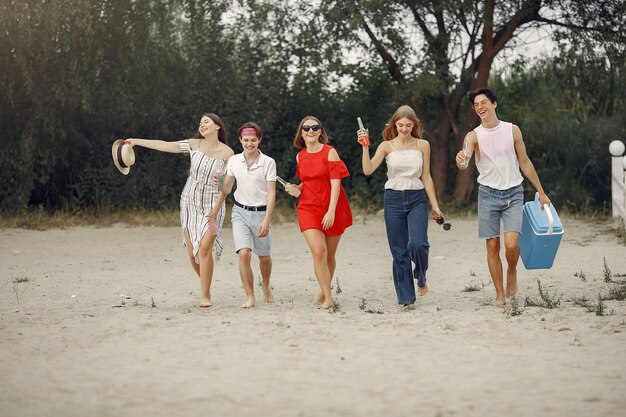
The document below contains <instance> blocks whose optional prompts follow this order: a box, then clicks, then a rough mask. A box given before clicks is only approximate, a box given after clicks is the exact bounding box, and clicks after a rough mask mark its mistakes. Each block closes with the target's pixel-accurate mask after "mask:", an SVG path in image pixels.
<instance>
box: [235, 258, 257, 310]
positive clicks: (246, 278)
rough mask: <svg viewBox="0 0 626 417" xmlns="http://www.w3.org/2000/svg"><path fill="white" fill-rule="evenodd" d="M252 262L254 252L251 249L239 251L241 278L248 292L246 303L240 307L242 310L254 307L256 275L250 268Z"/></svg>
mask: <svg viewBox="0 0 626 417" xmlns="http://www.w3.org/2000/svg"><path fill="white" fill-rule="evenodd" d="M251 260H252V252H251V251H250V249H248V248H244V249H240V250H239V276H240V277H241V283H242V284H243V289H244V291H245V292H246V302H245V303H243V304H242V305H241V306H240V307H241V308H252V307H254V275H253V274H252V267H251V266H250V261H251Z"/></svg>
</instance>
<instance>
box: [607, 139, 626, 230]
mask: <svg viewBox="0 0 626 417" xmlns="http://www.w3.org/2000/svg"><path fill="white" fill-rule="evenodd" d="M624 150H626V146H625V145H624V142H622V141H619V140H614V141H613V142H611V143H610V144H609V152H610V153H611V155H612V156H613V157H612V158H611V206H612V208H613V218H614V219H616V218H620V219H621V221H622V225H623V227H624V228H625V229H626V156H624V157H622V155H623V154H624Z"/></svg>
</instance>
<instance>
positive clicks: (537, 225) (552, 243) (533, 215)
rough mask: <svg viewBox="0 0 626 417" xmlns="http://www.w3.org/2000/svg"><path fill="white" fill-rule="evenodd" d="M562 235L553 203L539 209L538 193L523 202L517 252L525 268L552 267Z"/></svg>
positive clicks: (561, 227)
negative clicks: (520, 233)
mask: <svg viewBox="0 0 626 417" xmlns="http://www.w3.org/2000/svg"><path fill="white" fill-rule="evenodd" d="M562 237H563V225H562V224H561V219H559V215H558V214H557V212H556V210H555V209H554V206H553V205H550V206H549V207H544V210H541V205H540V203H539V194H536V195H535V200H534V201H528V202H526V203H524V211H523V214H522V235H521V236H520V238H519V252H520V253H519V254H520V257H521V258H522V262H523V263H524V266H525V267H526V269H549V268H552V264H553V263H554V258H555V257H556V251H557V250H558V249H559V244H560V243H561V238H562Z"/></svg>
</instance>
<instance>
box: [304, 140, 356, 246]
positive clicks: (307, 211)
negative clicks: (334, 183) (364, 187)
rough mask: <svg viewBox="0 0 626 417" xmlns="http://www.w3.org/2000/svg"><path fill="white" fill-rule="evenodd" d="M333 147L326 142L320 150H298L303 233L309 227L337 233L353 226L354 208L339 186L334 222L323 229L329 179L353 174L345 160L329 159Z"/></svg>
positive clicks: (328, 201)
mask: <svg viewBox="0 0 626 417" xmlns="http://www.w3.org/2000/svg"><path fill="white" fill-rule="evenodd" d="M331 149H333V147H332V146H330V145H324V147H323V148H322V150H321V151H319V152H317V153H309V152H307V150H306V149H303V150H302V151H300V152H299V153H298V166H297V168H296V175H297V176H298V178H300V181H302V184H303V187H302V194H300V201H299V202H298V222H299V223H300V231H301V232H303V231H305V230H307V229H318V230H321V231H322V232H324V233H325V234H327V235H329V236H337V235H340V234H342V233H343V231H344V230H345V229H346V228H347V227H348V226H351V225H352V211H351V210H350V204H349V203H348V197H346V192H345V191H344V189H343V187H342V186H341V185H340V189H339V200H338V201H337V208H336V209H335V222H334V223H333V226H332V227H331V228H330V229H327V230H322V219H323V218H324V216H325V215H326V212H327V211H328V205H329V204H330V180H331V179H342V178H344V177H348V176H349V175H350V173H349V172H348V168H347V167H346V164H344V163H343V161H341V160H339V161H329V160H328V153H329V152H330V150H331Z"/></svg>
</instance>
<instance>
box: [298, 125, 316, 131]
mask: <svg viewBox="0 0 626 417" xmlns="http://www.w3.org/2000/svg"><path fill="white" fill-rule="evenodd" d="M302 130H304V131H305V132H308V131H309V130H312V131H314V132H317V131H318V130H320V125H313V126H309V125H304V126H302Z"/></svg>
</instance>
